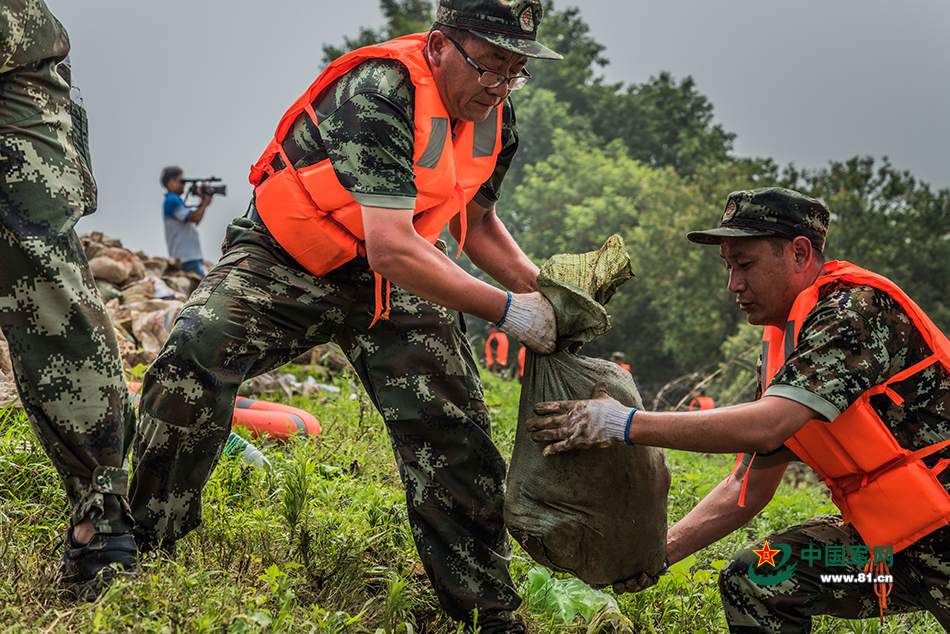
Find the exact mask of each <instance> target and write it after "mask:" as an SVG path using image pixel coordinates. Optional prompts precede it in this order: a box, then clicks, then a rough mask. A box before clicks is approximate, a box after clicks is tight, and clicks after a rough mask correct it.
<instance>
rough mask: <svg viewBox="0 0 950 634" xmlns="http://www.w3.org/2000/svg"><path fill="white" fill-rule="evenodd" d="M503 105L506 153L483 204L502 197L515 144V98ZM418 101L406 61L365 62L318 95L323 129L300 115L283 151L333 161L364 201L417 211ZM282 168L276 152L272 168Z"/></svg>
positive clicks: (302, 163) (303, 162) (302, 159)
mask: <svg viewBox="0 0 950 634" xmlns="http://www.w3.org/2000/svg"><path fill="white" fill-rule="evenodd" d="M506 105H508V106H509V107H506V108H505V109H504V113H505V114H504V116H503V118H502V143H503V146H502V152H501V154H500V155H499V157H498V159H497V163H496V168H495V172H494V173H493V174H492V176H491V178H490V179H489V180H488V181H487V182H486V183H485V184H484V185H483V186H482V187H481V189H480V190H479V192H478V193H477V195H476V197H475V198H476V200H477V201H478V202H479V204H481V205H483V206H485V207H492V206H494V203H495V201H497V200H498V190H499V189H500V187H501V181H502V179H503V178H504V175H505V173H506V172H507V171H508V167H509V165H510V164H511V160H512V158H513V156H514V154H515V152H516V151H517V148H518V137H517V133H516V132H515V128H514V113H513V112H512V111H511V108H510V102H509V103H508V104H506ZM414 106H415V86H414V85H413V84H412V80H411V78H410V75H409V70H408V69H407V68H406V66H405V65H404V64H403V63H402V62H400V61H398V60H387V59H373V60H368V61H366V62H363V63H362V64H360V65H359V66H357V67H356V68H354V69H352V70H350V71H349V72H348V73H346V74H345V75H343V76H342V77H341V78H340V79H338V80H337V81H336V82H334V83H333V84H331V85H330V86H328V87H327V88H326V89H325V90H323V91H321V93H320V94H319V95H317V98H316V99H315V100H314V102H313V108H314V111H315V112H316V115H317V120H318V121H319V122H320V124H319V127H317V126H314V125H313V122H312V121H310V118H309V117H308V116H307V115H306V114H301V115H300V116H299V117H298V118H297V120H296V121H295V122H294V124H293V126H292V127H291V129H290V132H289V133H288V134H287V137H286V139H285V140H284V145H283V147H284V151H285V152H286V153H287V157H288V158H289V159H290V160H291V161H292V162H293V163H294V167H295V168H296V169H300V168H302V167H306V166H308V165H313V164H315V163H319V162H320V161H322V160H325V159H327V158H329V159H330V163H331V165H333V170H334V171H335V172H336V175H337V178H338V179H339V180H340V184H342V185H343V187H345V188H346V190H347V191H349V192H350V194H352V195H353V198H354V199H355V200H356V201H357V202H358V203H360V204H361V205H365V206H368V207H381V208H384V209H413V208H414V207H415V198H416V194H417V189H416V185H415V173H414V171H413V151H414V142H415V136H414V127H415V126H414V123H413V122H414V110H415V108H414ZM282 167H283V161H282V160H281V159H280V157H276V158H275V162H274V168H275V169H280V168H282Z"/></svg>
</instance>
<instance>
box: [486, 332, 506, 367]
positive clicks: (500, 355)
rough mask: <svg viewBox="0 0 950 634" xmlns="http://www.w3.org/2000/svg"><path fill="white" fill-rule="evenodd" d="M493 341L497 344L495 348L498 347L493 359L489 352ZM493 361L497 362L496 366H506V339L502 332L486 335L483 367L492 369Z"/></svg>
mask: <svg viewBox="0 0 950 634" xmlns="http://www.w3.org/2000/svg"><path fill="white" fill-rule="evenodd" d="M493 341H494V342H497V343H496V346H497V347H498V350H497V351H496V354H495V358H492V350H491V348H492V342H493ZM495 361H497V362H498V365H501V366H507V365H508V337H507V335H505V333H503V332H493V333H491V334H490V335H488V340H487V341H486V342H485V367H486V368H490V367H492V365H494V363H495Z"/></svg>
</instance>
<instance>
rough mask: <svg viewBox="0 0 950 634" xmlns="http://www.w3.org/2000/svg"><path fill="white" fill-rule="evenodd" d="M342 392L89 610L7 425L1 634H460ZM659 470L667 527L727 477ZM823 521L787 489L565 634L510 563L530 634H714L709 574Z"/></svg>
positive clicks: (390, 481)
mask: <svg viewBox="0 0 950 634" xmlns="http://www.w3.org/2000/svg"><path fill="white" fill-rule="evenodd" d="M483 379H484V380H485V383H486V398H487V400H488V405H489V407H490V408H491V411H492V416H493V419H494V434H495V439H496V442H497V444H498V446H499V447H500V449H501V451H502V453H503V454H504V455H505V456H506V458H507V456H509V455H510V453H511V449H512V446H513V444H514V436H515V425H516V420H517V407H518V394H519V386H518V384H517V383H512V382H506V381H502V380H500V379H498V378H496V377H494V376H490V375H488V374H485V375H484V376H483ZM336 385H337V386H338V387H340V388H341V389H342V393H341V394H340V395H334V396H316V397H314V398H309V399H305V398H295V399H293V400H291V401H289V404H291V405H294V406H296V407H301V408H303V409H306V410H308V411H311V412H312V413H313V414H314V415H315V416H316V417H317V418H318V419H319V420H320V421H321V424H322V425H323V436H322V438H321V439H320V441H319V442H313V441H308V440H302V441H297V442H291V443H287V444H284V445H277V444H275V443H270V442H262V441H253V442H254V444H255V445H256V446H258V447H259V448H260V449H261V450H262V451H263V452H264V454H265V455H266V456H267V458H268V460H270V462H271V464H272V465H273V469H272V471H270V472H263V471H255V470H252V469H249V468H247V467H245V466H244V465H243V463H242V462H240V460H235V459H231V458H225V459H224V460H223V461H222V462H221V464H220V465H219V466H218V467H217V469H216V470H215V472H214V474H213V476H212V478H211V482H210V483H209V485H208V486H207V487H206V488H205V490H204V492H203V496H204V498H203V499H204V521H203V523H202V525H201V527H200V528H199V529H198V530H196V531H194V532H193V533H191V534H190V535H189V536H188V537H187V538H185V539H184V540H182V541H181V542H180V543H179V547H178V554H177V556H176V557H175V559H174V560H166V559H158V560H149V561H147V562H146V563H144V564H143V565H142V566H141V568H140V572H139V574H138V575H136V576H135V577H134V578H132V579H130V580H124V581H120V582H118V583H116V584H115V585H114V586H113V587H112V588H111V589H110V590H109V591H108V592H107V593H105V594H104V595H103V596H102V597H101V598H100V599H99V601H97V602H96V603H93V604H82V605H77V604H75V603H73V602H71V601H70V600H68V599H67V598H65V597H64V596H63V595H62V594H61V593H60V592H59V590H58V588H57V586H56V585H55V583H54V572H55V560H56V558H58V557H59V554H60V552H61V540H62V534H63V531H64V530H65V523H66V516H67V514H66V500H65V496H64V494H63V490H62V485H61V484H60V482H59V479H58V477H57V475H56V473H55V471H54V470H53V468H52V466H51V465H50V463H49V461H48V460H47V458H46V456H45V455H44V454H43V452H42V451H41V450H40V449H39V447H38V446H37V445H36V443H35V441H34V439H33V436H32V432H31V431H30V429H29V425H28V423H27V421H26V419H25V417H24V416H23V415H22V414H18V413H15V412H0V631H3V632H44V633H46V632H142V633H145V632H149V633H152V632H169V633H178V632H184V633H205V632H207V633H211V632H316V633H324V632H326V633H338V632H340V633H342V632H371V633H376V632H382V633H384V634H416V633H418V632H436V633H440V634H448V633H451V632H456V631H457V626H456V624H454V623H452V622H451V621H449V620H448V619H447V618H446V617H445V616H444V615H443V614H442V613H441V611H440V610H439V607H438V604H437V601H436V599H435V595H434V593H433V591H432V588H431V586H430V585H429V582H428V580H427V579H426V578H425V574H424V573H423V571H422V566H421V564H420V562H419V559H418V557H417V555H416V552H415V548H414V546H413V543H412V538H411V534H410V532H409V527H408V524H407V522H406V515H405V508H404V494H403V491H402V487H401V484H400V482H399V478H398V475H397V473H396V465H395V461H394V459H393V457H392V450H391V447H390V444H389V440H388V438H387V436H386V433H385V430H384V427H383V424H382V421H381V419H380V417H379V415H378V414H377V413H376V412H375V410H373V408H372V406H371V404H370V403H369V401H368V399H367V398H366V396H365V394H364V393H363V391H362V389H361V388H359V387H357V386H355V385H354V384H353V383H351V382H350V381H349V380H347V379H346V378H345V377H343V378H339V379H337V381H336ZM669 458H670V464H671V466H672V468H673V489H672V491H671V495H670V519H671V521H675V520H676V519H678V518H679V517H682V516H683V515H684V514H685V513H686V512H687V511H688V510H689V509H690V508H691V507H692V506H693V505H694V504H695V503H696V502H697V501H698V500H699V499H700V498H701V497H702V496H703V495H705V494H706V493H707V492H708V491H709V490H710V489H711V488H712V487H713V486H715V485H716V483H718V482H719V481H720V480H722V478H724V477H725V476H726V475H727V474H728V473H729V471H730V469H731V467H732V459H731V458H729V457H725V456H701V455H695V454H687V453H682V452H669ZM831 509H832V507H831V505H830V503H829V502H828V500H827V497H826V496H825V495H824V494H823V493H822V489H821V488H820V487H816V486H809V485H808V483H806V484H805V485H803V486H792V485H783V487H782V489H780V491H779V494H778V495H777V497H776V499H775V500H774V501H773V502H772V504H771V505H769V507H768V508H767V509H766V510H765V511H764V512H763V513H761V514H760V515H759V517H757V518H756V519H755V520H754V521H753V522H751V523H750V525H749V526H748V527H746V528H745V529H743V530H741V531H738V532H737V533H735V534H733V535H731V536H729V537H728V538H726V539H724V540H722V541H721V542H719V543H717V544H715V545H713V546H711V547H710V548H707V549H706V550H704V551H702V552H700V553H697V555H696V557H695V559H688V560H686V561H684V562H682V563H681V564H679V565H677V566H674V569H673V574H671V575H669V576H667V577H664V578H663V579H662V581H661V582H660V583H659V584H658V585H657V586H655V587H654V588H651V589H649V590H646V591H644V592H641V593H639V594H635V595H622V596H614V595H613V593H612V592H607V593H605V594H604V595H600V594H588V596H587V599H591V598H592V599H593V600H595V602H603V603H605V604H608V605H607V607H606V608H605V609H603V610H601V611H600V612H599V613H596V614H594V613H593V611H596V609H597V608H598V607H599V606H600V603H597V605H596V606H595V607H594V608H593V609H592V611H588V614H587V617H577V618H576V619H575V620H574V621H573V622H571V623H564V622H563V619H562V618H559V617H558V616H557V613H556V612H555V611H553V610H552V609H551V607H550V598H551V597H552V596H554V594H552V593H556V591H557V590H554V591H552V590H551V587H556V588H566V587H568V582H567V581H566V578H565V576H564V575H554V579H553V580H550V576H545V575H539V571H537V570H536V568H537V566H536V564H535V563H534V562H533V561H531V560H530V558H529V557H528V556H527V555H526V554H525V553H524V552H523V551H521V550H520V549H519V548H518V547H517V546H515V550H514V560H513V563H512V574H513V576H514V578H515V581H516V583H518V584H519V586H520V587H523V588H529V587H530V588H534V590H532V591H529V592H527V593H526V597H525V598H526V600H525V603H524V605H523V606H522V608H521V609H520V610H519V616H520V617H521V618H524V619H525V620H526V621H527V622H528V623H529V625H530V627H531V629H532V632H537V633H546V632H565V631H573V632H582V633H587V632H594V631H606V632H621V631H623V632H664V633H666V632H669V633H680V632H682V633H688V634H692V633H694V632H702V633H706V632H720V631H723V632H724V631H725V624H724V620H723V616H722V608H721V605H720V602H719V596H718V590H717V587H716V583H715V579H716V574H717V572H716V571H717V569H718V565H720V564H719V562H721V560H724V559H726V558H728V556H729V555H730V554H731V553H732V552H734V551H735V550H737V549H738V548H739V547H741V546H742V545H744V544H745V543H747V542H748V541H750V540H752V539H754V538H759V537H762V536H765V535H767V534H768V533H769V532H771V531H773V530H775V529H778V528H781V527H783V526H787V525H789V524H793V523H796V522H798V521H801V520H803V519H805V518H807V517H810V516H812V515H815V514H817V513H819V512H825V511H830V510H831ZM542 577H543V579H542ZM529 578H530V579H533V580H534V581H537V580H538V579H541V580H542V581H543V580H544V579H549V581H548V585H547V586H545V587H546V589H545V590H541V589H540V587H541V586H540V584H539V583H536V584H535V585H534V586H532V585H531V584H530V583H529ZM552 584H553V585H552ZM557 584H561V585H557ZM590 592H591V593H592V592H593V591H590ZM605 596H606V597H611V598H610V599H604V598H603V597H605ZM814 631H815V632H816V633H821V634H831V633H841V634H844V633H846V632H854V633H855V634H857V633H858V632H861V633H864V632H882V633H883V632H902V633H905V632H915V633H921V634H922V633H930V632H940V631H941V629H940V627H939V626H938V625H937V624H936V622H935V621H934V620H933V618H932V617H930V616H929V615H911V616H907V617H890V618H888V619H886V621H885V626H884V627H883V628H878V625H877V622H876V621H870V620H869V621H862V622H849V621H845V620H841V619H831V618H828V619H824V620H821V621H818V622H816V627H815V629H814Z"/></svg>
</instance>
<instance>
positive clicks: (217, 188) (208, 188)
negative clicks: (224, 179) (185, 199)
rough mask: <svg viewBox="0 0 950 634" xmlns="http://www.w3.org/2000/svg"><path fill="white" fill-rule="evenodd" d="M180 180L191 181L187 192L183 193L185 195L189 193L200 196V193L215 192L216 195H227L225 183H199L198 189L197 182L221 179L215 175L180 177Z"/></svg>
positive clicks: (213, 181)
mask: <svg viewBox="0 0 950 634" xmlns="http://www.w3.org/2000/svg"><path fill="white" fill-rule="evenodd" d="M181 182H183V183H191V187H190V188H189V189H188V193H187V194H185V195H186V196H191V195H195V196H200V195H201V194H206V195H208V196H214V195H216V194H217V195H218V196H227V195H228V194H227V190H228V186H227V185H213V186H212V185H201V187H200V191H199V187H198V183H220V182H221V179H220V178H218V177H216V176H212V177H211V178H183V179H181Z"/></svg>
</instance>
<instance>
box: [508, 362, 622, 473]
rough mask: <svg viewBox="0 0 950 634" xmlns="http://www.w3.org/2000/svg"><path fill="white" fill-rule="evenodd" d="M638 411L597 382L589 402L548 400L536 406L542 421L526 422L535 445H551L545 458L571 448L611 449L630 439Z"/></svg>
mask: <svg viewBox="0 0 950 634" xmlns="http://www.w3.org/2000/svg"><path fill="white" fill-rule="evenodd" d="M636 411H637V410H636V409H635V408H632V407H627V406H625V405H621V404H620V402H618V401H616V400H614V399H613V398H611V397H610V396H609V395H608V394H607V384H606V383H604V382H603V381H598V382H597V384H596V385H595V386H594V392H593V394H592V395H591V399H590V400H587V401H549V402H545V403H538V404H537V405H535V406H534V413H535V414H538V415H539V416H542V417H543V418H532V419H530V420H528V421H526V422H525V426H526V427H527V429H528V431H529V432H531V438H532V440H534V441H535V442H540V443H550V444H548V446H547V447H545V448H544V452H543V455H545V456H550V455H553V454H556V453H561V452H564V451H570V450H571V449H588V448H591V447H609V446H611V445H616V444H620V443H624V442H629V441H628V440H627V434H628V430H629V424H630V419H631V418H632V417H633V413H634V412H636Z"/></svg>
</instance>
